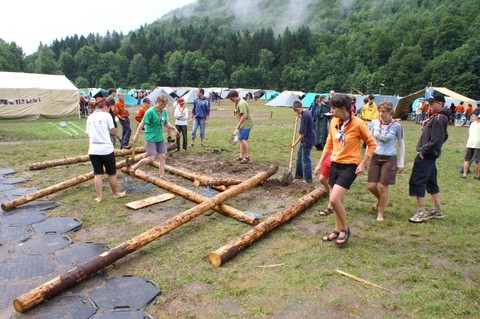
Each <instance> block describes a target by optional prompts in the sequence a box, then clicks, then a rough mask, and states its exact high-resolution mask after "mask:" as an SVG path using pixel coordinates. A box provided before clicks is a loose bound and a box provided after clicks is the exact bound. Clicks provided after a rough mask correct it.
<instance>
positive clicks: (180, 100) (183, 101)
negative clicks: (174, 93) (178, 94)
mask: <svg viewBox="0 0 480 319" xmlns="http://www.w3.org/2000/svg"><path fill="white" fill-rule="evenodd" d="M177 102H178V104H185V100H184V99H182V98H179V99H178V100H177Z"/></svg>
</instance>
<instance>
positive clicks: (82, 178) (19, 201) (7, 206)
mask: <svg viewBox="0 0 480 319" xmlns="http://www.w3.org/2000/svg"><path fill="white" fill-rule="evenodd" d="M144 157H145V154H139V155H137V156H136V157H135V160H137V161H139V160H140V159H142V158H144ZM116 166H117V169H120V168H122V167H125V166H127V160H123V161H120V162H117V163H116ZM94 176H95V175H94V174H93V172H90V173H87V174H83V175H79V176H77V177H74V178H72V179H69V180H67V181H64V182H61V183H58V184H55V185H52V186H50V187H47V188H44V189H40V190H38V191H36V192H33V193H30V194H27V195H25V196H22V197H19V198H16V199H14V200H11V201H8V202H4V203H2V209H3V210H4V211H9V210H12V209H14V208H16V207H18V206H20V205H23V204H25V203H28V202H31V201H33V200H36V199H39V198H42V197H45V196H48V195H51V194H53V193H56V192H59V191H61V190H64V189H67V188H70V187H72V186H75V185H78V184H80V183H83V182H86V181H88V180H90V179H92V178H93V177H94Z"/></svg>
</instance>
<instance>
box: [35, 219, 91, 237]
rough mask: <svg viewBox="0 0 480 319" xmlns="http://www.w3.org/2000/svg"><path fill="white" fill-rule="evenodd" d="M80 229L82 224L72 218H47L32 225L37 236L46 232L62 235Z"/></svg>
mask: <svg viewBox="0 0 480 319" xmlns="http://www.w3.org/2000/svg"><path fill="white" fill-rule="evenodd" d="M80 227H82V222H81V221H79V220H78V219H76V218H73V217H49V218H47V219H45V220H42V221H41V222H39V223H36V224H33V225H32V228H33V230H34V231H35V232H36V233H39V234H42V233H48V232H51V233H53V232H55V233H58V234H64V233H66V232H69V231H76V230H79V229H80Z"/></svg>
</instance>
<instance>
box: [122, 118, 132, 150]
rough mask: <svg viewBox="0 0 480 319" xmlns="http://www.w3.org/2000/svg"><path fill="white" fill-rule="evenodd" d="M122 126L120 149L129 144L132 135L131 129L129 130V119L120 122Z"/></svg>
mask: <svg viewBox="0 0 480 319" xmlns="http://www.w3.org/2000/svg"><path fill="white" fill-rule="evenodd" d="M120 124H121V125H122V145H121V147H125V146H128V143H130V135H131V134H132V129H131V128H130V119H129V118H128V117H126V118H125V119H124V120H120Z"/></svg>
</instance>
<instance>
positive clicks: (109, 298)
mask: <svg viewBox="0 0 480 319" xmlns="http://www.w3.org/2000/svg"><path fill="white" fill-rule="evenodd" d="M160 292H161V289H160V287H159V286H158V285H157V284H155V283H153V282H152V281H149V280H148V279H146V278H143V277H130V276H124V277H117V278H112V279H108V280H107V281H105V282H104V283H102V284H100V285H99V286H98V287H96V288H94V289H93V290H92V291H91V292H90V293H89V296H90V298H91V299H92V300H93V302H94V303H95V305H97V307H98V308H100V309H102V310H106V311H111V310H139V309H140V308H142V307H144V306H146V305H148V304H149V303H150V302H151V301H152V300H154V299H155V297H156V296H158V294H160Z"/></svg>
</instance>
